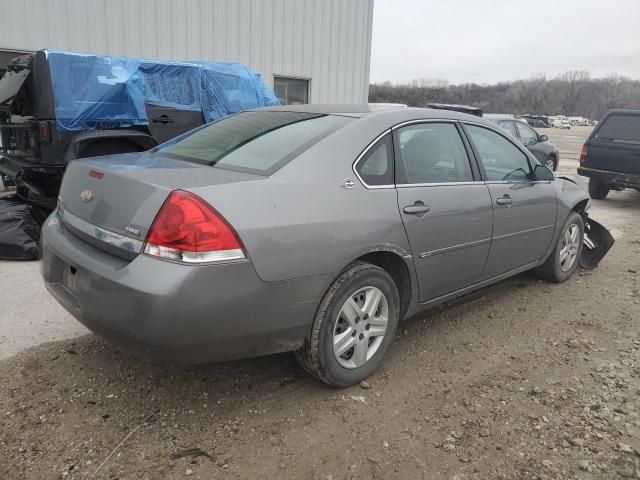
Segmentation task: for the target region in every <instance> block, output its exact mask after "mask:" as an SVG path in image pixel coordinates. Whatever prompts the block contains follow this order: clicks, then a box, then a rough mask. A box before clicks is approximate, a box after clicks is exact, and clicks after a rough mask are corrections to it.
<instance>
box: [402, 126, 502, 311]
mask: <svg viewBox="0 0 640 480" xmlns="http://www.w3.org/2000/svg"><path fill="white" fill-rule="evenodd" d="M393 133H394V135H393V137H394V152H395V162H396V188H397V192H398V206H399V210H400V215H401V217H402V221H403V223H404V226H405V230H406V232H407V236H408V238H409V243H410V245H411V251H412V254H413V259H414V263H415V266H416V272H417V275H418V283H419V288H420V299H421V301H422V302H425V301H428V300H431V299H434V298H437V297H439V296H442V295H445V294H447V293H449V292H452V291H455V290H458V289H460V288H463V287H465V286H467V285H470V284H473V283H475V282H477V281H479V279H480V278H481V276H482V271H483V269H484V265H485V262H486V260H487V255H488V253H489V245H490V242H491V228H492V227H491V223H492V206H491V196H490V195H489V190H488V188H487V186H486V185H485V184H484V183H483V182H482V181H481V178H480V176H479V170H478V168H477V166H476V165H473V163H472V162H471V161H470V157H469V155H468V145H467V146H466V145H465V141H464V140H463V137H462V136H461V130H460V127H459V125H458V124H457V123H456V122H446V121H442V122H441V121H435V122H415V123H413V122H412V123H411V124H407V125H403V126H399V127H397V128H394V130H393Z"/></svg>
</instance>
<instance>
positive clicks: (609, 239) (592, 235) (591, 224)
mask: <svg viewBox="0 0 640 480" xmlns="http://www.w3.org/2000/svg"><path fill="white" fill-rule="evenodd" d="M582 217H583V219H584V247H583V249H582V256H581V257H580V267H581V268H584V269H585V270H593V269H594V268H596V267H597V266H598V264H599V263H600V261H601V260H602V259H603V258H604V256H605V255H606V254H607V253H608V252H609V250H611V247H613V244H614V243H615V240H614V239H613V236H612V235H611V233H610V232H609V230H607V229H606V228H605V227H604V226H602V225H601V224H600V223H598V222H596V221H595V220H593V219H592V218H589V216H588V215H587V214H586V212H583V213H582Z"/></svg>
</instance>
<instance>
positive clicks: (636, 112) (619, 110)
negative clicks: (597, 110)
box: [605, 108, 640, 116]
mask: <svg viewBox="0 0 640 480" xmlns="http://www.w3.org/2000/svg"><path fill="white" fill-rule="evenodd" d="M612 113H617V114H622V115H640V110H626V109H624V108H613V109H611V110H607V111H606V113H605V116H608V115H611V114H612Z"/></svg>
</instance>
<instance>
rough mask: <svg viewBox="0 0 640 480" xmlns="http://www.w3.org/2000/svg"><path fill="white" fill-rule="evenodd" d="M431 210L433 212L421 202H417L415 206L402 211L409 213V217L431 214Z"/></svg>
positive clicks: (409, 206)
mask: <svg viewBox="0 0 640 480" xmlns="http://www.w3.org/2000/svg"><path fill="white" fill-rule="evenodd" d="M429 210H431V207H430V206H428V205H425V204H424V203H422V202H420V201H417V202H415V203H414V204H413V205H407V206H406V207H404V208H403V209H402V211H403V212H404V213H408V214H409V215H420V214H421V213H423V214H424V213H427V212H429Z"/></svg>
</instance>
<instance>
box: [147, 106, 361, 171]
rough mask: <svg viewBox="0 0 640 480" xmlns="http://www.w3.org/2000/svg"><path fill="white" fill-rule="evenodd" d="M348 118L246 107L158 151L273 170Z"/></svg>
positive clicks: (212, 162)
mask: <svg viewBox="0 0 640 480" xmlns="http://www.w3.org/2000/svg"><path fill="white" fill-rule="evenodd" d="M351 121H353V119H352V118H349V117H340V116H335V115H323V114H316V113H302V112H273V111H253V112H244V113H239V114H237V115H233V116H231V117H228V118H225V119H223V120H220V121H218V122H215V123H212V124H211V125H208V126H206V127H204V128H202V129H199V130H196V131H194V132H193V133H191V134H190V135H187V136H186V137H181V138H179V139H178V140H177V141H175V142H169V143H166V144H164V145H161V146H160V147H159V148H158V149H157V150H156V151H158V152H162V153H163V154H168V155H171V156H174V157H176V158H179V159H181V160H185V161H188V162H193V163H200V164H204V165H210V166H215V167H220V168H226V169H229V170H239V171H246V172H250V173H258V174H262V175H270V174H272V173H273V172H275V171H276V170H278V169H279V168H280V167H282V166H283V165H285V164H286V163H287V162H288V161H290V160H291V159H293V158H295V157H296V156H298V155H300V154H301V153H302V152H304V151H305V150H306V149H308V148H309V147H311V146H312V145H313V144H315V143H317V142H318V141H320V140H321V139H323V138H324V137H326V136H327V135H329V134H330V133H332V132H334V131H335V130H337V129H338V128H340V127H342V126H344V125H346V124H347V123H349V122H351Z"/></svg>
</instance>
